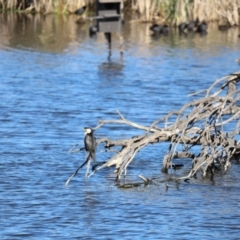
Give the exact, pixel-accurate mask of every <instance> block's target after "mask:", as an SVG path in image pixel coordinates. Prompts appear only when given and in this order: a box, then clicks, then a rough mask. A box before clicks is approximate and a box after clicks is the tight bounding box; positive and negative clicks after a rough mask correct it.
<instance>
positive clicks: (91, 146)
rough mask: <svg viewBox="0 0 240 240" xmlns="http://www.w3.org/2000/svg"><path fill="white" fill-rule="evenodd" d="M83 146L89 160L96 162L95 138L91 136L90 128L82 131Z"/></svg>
mask: <svg viewBox="0 0 240 240" xmlns="http://www.w3.org/2000/svg"><path fill="white" fill-rule="evenodd" d="M83 130H84V135H85V138H84V145H85V150H86V151H87V152H88V153H89V160H90V159H91V158H92V159H93V160H94V162H96V154H95V151H96V138H95V137H94V135H93V130H92V129H91V128H87V127H85V128H84V129H83Z"/></svg>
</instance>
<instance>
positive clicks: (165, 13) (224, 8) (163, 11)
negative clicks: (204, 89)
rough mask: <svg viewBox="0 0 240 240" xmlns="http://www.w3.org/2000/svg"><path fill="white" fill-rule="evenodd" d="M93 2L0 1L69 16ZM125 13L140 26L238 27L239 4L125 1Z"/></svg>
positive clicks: (224, 0) (226, 0)
mask: <svg viewBox="0 0 240 240" xmlns="http://www.w3.org/2000/svg"><path fill="white" fill-rule="evenodd" d="M84 5H86V6H87V7H88V9H92V8H94V5H95V0H0V9H1V10H2V11H18V12H32V13H44V14H48V13H58V14H71V13H74V12H75V11H76V10H77V9H78V8H80V7H82V6H84ZM124 6H125V12H129V11H131V12H134V13H136V15H137V16H138V17H137V19H139V21H142V22H159V23H168V24H172V25H178V24H180V23H181V22H188V21H190V20H196V19H198V20H199V21H203V20H205V21H207V22H210V21H218V22H219V25H224V26H234V25H239V14H240V0H211V1H209V0H124Z"/></svg>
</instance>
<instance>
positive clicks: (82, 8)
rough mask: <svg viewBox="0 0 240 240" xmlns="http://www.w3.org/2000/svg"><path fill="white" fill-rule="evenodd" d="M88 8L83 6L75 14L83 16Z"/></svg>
mask: <svg viewBox="0 0 240 240" xmlns="http://www.w3.org/2000/svg"><path fill="white" fill-rule="evenodd" d="M86 8H87V7H86V6H83V7H81V8H79V9H77V10H76V11H75V12H74V13H75V14H77V15H82V14H83V13H84V12H85V10H86Z"/></svg>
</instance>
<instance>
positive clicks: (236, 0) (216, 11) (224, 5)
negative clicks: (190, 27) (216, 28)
mask: <svg viewBox="0 0 240 240" xmlns="http://www.w3.org/2000/svg"><path fill="white" fill-rule="evenodd" d="M132 4H133V6H134V8H133V9H136V10H137V11H138V12H139V13H140V16H141V20H142V21H144V22H151V21H155V22H169V23H171V24H176V25H178V24H179V23H181V22H184V21H190V20H196V19H198V20H199V21H203V20H205V21H207V22H211V21H218V22H219V25H229V26H234V25H238V24H239V12H238V11H239V10H238V9H240V0H211V1H209V0H132Z"/></svg>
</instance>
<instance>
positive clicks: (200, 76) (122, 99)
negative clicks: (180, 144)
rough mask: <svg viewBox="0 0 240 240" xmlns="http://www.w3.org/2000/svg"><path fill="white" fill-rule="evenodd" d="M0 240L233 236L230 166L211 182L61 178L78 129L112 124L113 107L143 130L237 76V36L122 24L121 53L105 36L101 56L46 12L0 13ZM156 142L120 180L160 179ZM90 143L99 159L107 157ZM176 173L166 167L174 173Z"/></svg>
mask: <svg viewBox="0 0 240 240" xmlns="http://www.w3.org/2000/svg"><path fill="white" fill-rule="evenodd" d="M0 19H1V21H0V28H1V29H2V33H1V35H0V62H1V64H0V73H1V80H0V99H1V101H0V136H1V138H0V152H1V165H0V170H1V175H0V176H1V181H0V184H1V194H0V206H1V214H0V216H1V222H0V227H1V232H0V235H1V239H11V240H12V239H70V238H72V239H116V238H120V237H121V238H124V239H141V238H145V239H190V238H191V239H203V238H204V239H238V237H239V231H240V227H239V220H240V210H239V209H240V205H239V202H240V201H239V200H240V195H239V190H240V187H239V184H238V182H239V175H240V170H239V165H238V164H237V163H233V164H232V167H231V168H230V169H229V171H228V173H227V174H226V175H225V174H218V175H216V177H215V178H214V181H211V180H209V179H202V178H201V177H199V178H198V179H194V180H192V181H191V182H190V183H189V184H188V183H184V182H183V183H181V184H180V185H179V186H176V185H174V184H170V185H169V188H168V190H166V187H165V184H159V186H153V185H150V186H148V187H146V188H144V187H139V188H134V189H127V190H122V189H118V188H117V187H116V186H115V181H114V179H115V174H114V173H113V170H114V169H112V168H109V169H104V170H102V171H100V172H98V173H97V174H95V175H94V176H93V177H92V178H90V179H89V180H88V181H87V182H85V181H84V170H82V171H81V172H79V174H78V175H77V176H76V177H75V178H74V179H73V180H72V181H71V182H70V185H69V187H67V188H66V187H65V186H64V183H65V181H66V180H67V178H68V177H69V176H70V175H71V174H72V173H73V172H74V171H75V169H76V168H77V167H78V166H79V165H80V164H81V163H82V162H83V160H84V157H85V153H84V152H79V153H77V154H69V153H68V150H69V149H70V148H71V147H72V146H73V145H74V144H76V143H80V145H81V144H82V143H83V131H82V128H83V127H85V126H90V127H94V126H96V125H97V124H98V120H99V119H116V118H118V115H117V114H116V112H115V110H116V109H118V110H119V111H120V112H121V113H122V114H123V115H124V116H125V117H126V118H127V119H129V120H131V121H136V122H137V123H140V124H143V125H149V124H151V122H152V121H154V120H156V119H158V118H161V117H163V116H164V115H165V114H166V113H167V112H169V111H171V110H177V109H179V108H180V107H181V106H182V105H183V104H184V103H186V102H188V101H190V100H191V99H192V97H187V95H188V94H191V93H193V92H195V91H198V90H200V89H205V88H207V87H208V86H210V85H211V84H212V83H213V81H214V80H216V79H218V78H220V77H222V76H224V75H226V74H228V73H232V72H236V71H239V66H238V65H237V64H236V63H235V59H236V58H239V57H240V48H239V47H240V44H239V43H240V42H239V41H240V40H239V38H238V37H237V36H238V34H239V33H238V29H236V28H233V29H230V30H229V31H227V32H219V31H218V30H217V28H216V27H215V26H210V29H209V32H208V34H207V35H206V36H199V35H197V34H194V35H188V36H179V35H178V34H177V33H176V32H175V31H174V30H173V31H172V32H171V33H170V34H169V35H168V36H161V37H159V38H154V37H151V34H150V32H149V25H145V24H138V23H126V24H125V25H124V26H123V39H124V56H123V57H122V58H121V57H120V54H119V38H118V36H115V35H114V36H113V46H112V56H111V59H110V60H109V59H108V49H107V43H106V40H105V38H104V36H102V35H101V34H99V35H98V36H97V37H95V38H90V37H89V36H88V28H89V26H90V24H91V23H86V24H82V25H79V24H76V23H75V21H76V20H77V18H76V17H75V16H71V17H60V16H52V15H47V16H44V17H40V16H35V17H34V16H23V15H11V14H7V15H3V14H1V15H0ZM137 133H139V132H138V131H136V130H135V129H131V128H124V127H118V126H108V127H104V128H102V129H100V130H99V131H97V132H96V137H98V138H100V137H103V136H108V137H112V138H123V137H127V136H132V135H134V134H137ZM167 147H168V146H167V144H158V145H155V146H149V147H147V148H146V149H143V150H142V151H141V152H140V153H139V154H138V155H137V156H136V157H135V159H134V161H133V162H132V163H131V165H130V166H129V169H128V173H127V177H126V181H138V177H137V176H138V174H142V175H144V176H147V177H159V178H160V179H164V178H166V177H168V176H165V175H163V174H162V173H161V172H160V169H161V165H162V160H163V156H164V154H165V153H166V152H167ZM101 150H102V148H101V146H100V147H99V148H98V152H97V158H98V160H99V161H104V160H106V159H107V158H109V157H110V156H111V154H110V153H103V152H101ZM183 163H184V164H185V168H184V169H183V170H181V171H180V172H179V171H176V172H174V171H173V172H170V175H174V176H178V175H181V174H184V173H187V170H188V169H189V167H190V163H188V162H183Z"/></svg>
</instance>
